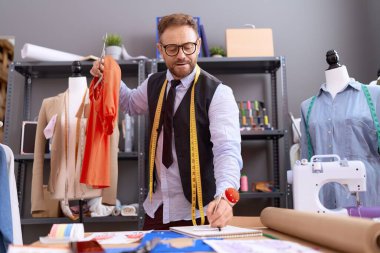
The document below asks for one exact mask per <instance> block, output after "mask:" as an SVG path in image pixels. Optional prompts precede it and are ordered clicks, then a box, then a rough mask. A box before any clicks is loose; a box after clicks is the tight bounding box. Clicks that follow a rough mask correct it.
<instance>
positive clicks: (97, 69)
mask: <svg viewBox="0 0 380 253" xmlns="http://www.w3.org/2000/svg"><path fill="white" fill-rule="evenodd" d="M103 69H104V59H103V60H102V63H100V60H96V61H94V63H93V64H92V68H91V70H90V74H91V75H92V76H94V77H99V76H101V75H102V74H103Z"/></svg>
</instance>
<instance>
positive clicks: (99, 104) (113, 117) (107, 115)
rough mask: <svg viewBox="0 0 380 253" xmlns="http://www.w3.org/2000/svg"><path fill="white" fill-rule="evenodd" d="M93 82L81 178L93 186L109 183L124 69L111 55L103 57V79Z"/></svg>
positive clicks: (98, 186) (99, 186)
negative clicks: (111, 140)
mask: <svg viewBox="0 0 380 253" xmlns="http://www.w3.org/2000/svg"><path fill="white" fill-rule="evenodd" d="M97 81H98V78H97V77H95V78H94V79H92V81H91V84H90V101H91V102H90V115H89V118H88V122H87V133H86V146H85V150H84V157H83V165H82V174H81V178H80V182H81V183H83V184H87V185H91V186H92V187H94V188H105V187H109V186H110V148H111V147H110V135H111V134H112V132H113V129H114V127H115V124H117V117H118V108H119V89H120V81H121V70H120V67H119V65H118V64H117V62H116V61H115V60H114V59H113V58H112V57H111V56H106V57H105V58H104V71H103V80H102V81H101V83H99V84H98V86H97V87H96V88H94V85H95V84H96V82H97Z"/></svg>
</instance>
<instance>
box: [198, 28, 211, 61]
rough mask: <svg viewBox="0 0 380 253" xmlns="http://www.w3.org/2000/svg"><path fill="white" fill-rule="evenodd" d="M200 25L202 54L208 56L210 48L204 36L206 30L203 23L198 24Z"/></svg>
mask: <svg viewBox="0 0 380 253" xmlns="http://www.w3.org/2000/svg"><path fill="white" fill-rule="evenodd" d="M199 26H200V31H201V32H200V34H199V36H200V37H201V39H202V51H203V56H204V57H210V56H211V55H210V49H209V47H208V43H207V37H206V32H205V27H204V25H202V24H201V25H199Z"/></svg>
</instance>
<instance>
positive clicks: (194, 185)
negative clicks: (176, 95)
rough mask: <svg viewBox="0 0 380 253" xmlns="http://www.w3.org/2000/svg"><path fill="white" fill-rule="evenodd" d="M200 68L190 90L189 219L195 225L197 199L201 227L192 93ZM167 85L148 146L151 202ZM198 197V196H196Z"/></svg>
mask: <svg viewBox="0 0 380 253" xmlns="http://www.w3.org/2000/svg"><path fill="white" fill-rule="evenodd" d="M200 72H201V70H200V68H199V66H198V65H197V66H196V73H195V78H194V84H193V87H192V89H191V101H190V160H191V165H190V166H191V218H192V221H193V225H197V222H196V216H195V209H196V201H197V197H198V207H199V212H200V215H201V225H203V224H204V222H205V216H204V211H203V200H202V185H201V174H200V168H199V152H198V138H197V125H196V119H195V99H194V91H195V85H196V84H197V81H198V78H199V75H200ZM167 84H168V80H165V82H164V84H163V85H162V88H161V91H160V95H159V97H158V102H157V108H156V112H155V114H154V121H153V127H152V132H151V136H150V145H149V200H150V201H152V195H153V168H154V160H155V157H156V146H157V137H158V132H157V131H158V127H159V122H160V116H161V111H162V103H163V100H164V94H165V91H166V86H167ZM197 195H198V196H197Z"/></svg>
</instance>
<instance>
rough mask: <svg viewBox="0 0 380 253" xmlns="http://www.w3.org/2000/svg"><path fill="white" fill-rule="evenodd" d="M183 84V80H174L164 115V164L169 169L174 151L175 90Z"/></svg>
mask: <svg viewBox="0 0 380 253" xmlns="http://www.w3.org/2000/svg"><path fill="white" fill-rule="evenodd" d="M180 83H181V80H172V81H171V86H170V89H169V92H168V95H167V96H166V102H165V113H164V123H163V126H164V144H163V150H162V163H163V164H164V165H165V167H166V168H169V167H170V165H171V164H172V163H173V151H172V136H173V134H172V129H173V111H174V99H175V93H176V90H175V88H176V87H177V86H178V85H179V84H180Z"/></svg>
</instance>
